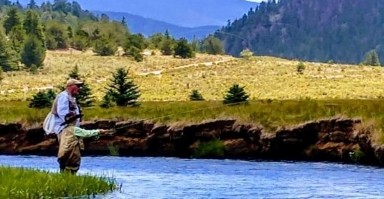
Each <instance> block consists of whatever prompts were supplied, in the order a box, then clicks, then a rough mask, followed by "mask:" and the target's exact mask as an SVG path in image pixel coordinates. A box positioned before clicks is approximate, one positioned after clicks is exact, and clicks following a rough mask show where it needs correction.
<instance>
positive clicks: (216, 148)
mask: <svg viewBox="0 0 384 199" xmlns="http://www.w3.org/2000/svg"><path fill="white" fill-rule="evenodd" d="M224 153H225V145H224V143H223V141H221V140H213V141H208V142H201V143H199V145H198V147H197V148H196V149H195V151H194V153H193V154H192V157H194V158H220V157H223V156H224Z"/></svg>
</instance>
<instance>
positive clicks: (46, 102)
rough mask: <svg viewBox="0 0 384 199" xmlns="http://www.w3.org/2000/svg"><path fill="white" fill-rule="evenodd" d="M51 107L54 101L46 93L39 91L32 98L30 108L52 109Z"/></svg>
mask: <svg viewBox="0 0 384 199" xmlns="http://www.w3.org/2000/svg"><path fill="white" fill-rule="evenodd" d="M51 105H52V100H51V98H50V96H49V95H48V94H47V93H46V92H44V91H39V92H38V93H36V94H35V95H34V96H33V97H32V100H31V102H30V103H29V105H28V106H29V107H30V108H48V107H51Z"/></svg>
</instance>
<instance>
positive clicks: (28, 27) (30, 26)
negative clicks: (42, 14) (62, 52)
mask: <svg viewBox="0 0 384 199" xmlns="http://www.w3.org/2000/svg"><path fill="white" fill-rule="evenodd" d="M23 27H24V30H25V33H26V34H27V35H28V36H31V35H33V36H34V37H36V38H37V39H38V40H40V41H41V43H42V44H43V46H44V47H45V38H44V32H43V27H42V25H41V23H40V20H39V16H38V14H37V13H36V12H34V11H32V10H28V11H27V13H26V17H25V20H24V23H23Z"/></svg>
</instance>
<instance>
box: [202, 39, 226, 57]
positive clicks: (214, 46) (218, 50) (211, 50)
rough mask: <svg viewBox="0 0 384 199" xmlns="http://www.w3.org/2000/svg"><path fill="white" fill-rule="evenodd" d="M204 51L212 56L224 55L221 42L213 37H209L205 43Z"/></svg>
mask: <svg viewBox="0 0 384 199" xmlns="http://www.w3.org/2000/svg"><path fill="white" fill-rule="evenodd" d="M203 48H204V51H205V52H206V53H208V54H212V55H220V54H223V53H224V48H223V45H222V44H221V41H220V40H219V39H218V38H216V37H213V36H209V37H208V38H206V39H205V40H204V41H203Z"/></svg>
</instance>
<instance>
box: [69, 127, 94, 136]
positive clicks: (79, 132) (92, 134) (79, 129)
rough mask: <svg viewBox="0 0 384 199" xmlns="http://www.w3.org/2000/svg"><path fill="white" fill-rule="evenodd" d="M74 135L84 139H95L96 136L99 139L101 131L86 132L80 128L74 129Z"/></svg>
mask: <svg viewBox="0 0 384 199" xmlns="http://www.w3.org/2000/svg"><path fill="white" fill-rule="evenodd" d="M73 134H74V135H76V136H78V137H82V138H88V137H94V136H96V137H99V135H100V130H86V129H82V128H80V127H74V131H73Z"/></svg>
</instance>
